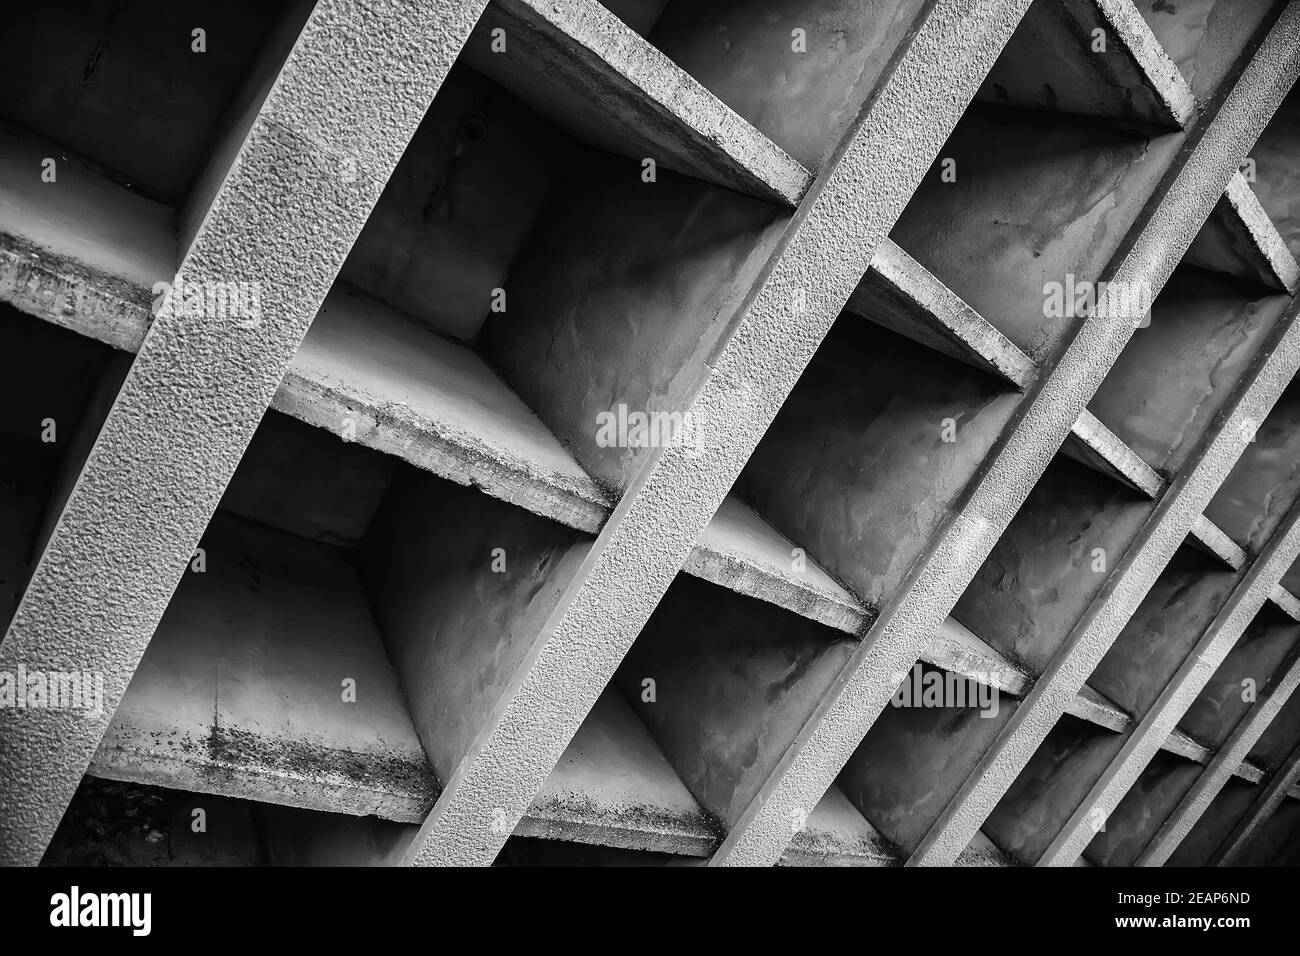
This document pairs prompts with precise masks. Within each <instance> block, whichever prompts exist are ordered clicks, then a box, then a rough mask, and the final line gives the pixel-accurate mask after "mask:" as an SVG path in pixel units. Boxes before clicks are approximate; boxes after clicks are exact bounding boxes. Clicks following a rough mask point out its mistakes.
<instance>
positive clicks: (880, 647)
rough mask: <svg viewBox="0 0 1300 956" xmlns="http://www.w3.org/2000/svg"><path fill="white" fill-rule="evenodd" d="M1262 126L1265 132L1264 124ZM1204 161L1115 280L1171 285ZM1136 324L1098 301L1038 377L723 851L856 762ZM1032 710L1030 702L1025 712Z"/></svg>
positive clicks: (762, 857)
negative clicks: (923, 646)
mask: <svg viewBox="0 0 1300 956" xmlns="http://www.w3.org/2000/svg"><path fill="white" fill-rule="evenodd" d="M1267 115H1271V110H1270V111H1269V112H1268V114H1266V115H1264V116H1261V117H1259V121H1258V122H1259V126H1261V127H1262V125H1263V122H1264V120H1265V119H1266V118H1267ZM1255 132H1256V135H1257V134H1258V130H1256V131H1255ZM1252 141H1253V139H1252ZM1207 152H1208V151H1207ZM1202 165H1203V166H1205V167H1206V168H1203V169H1201V168H1194V169H1193V170H1192V171H1191V174H1190V175H1188V176H1176V177H1172V179H1171V181H1167V183H1166V192H1167V193H1168V194H1169V195H1170V197H1171V198H1170V199H1169V201H1168V202H1164V203H1161V204H1160V205H1159V206H1158V207H1157V208H1156V210H1155V212H1154V213H1149V219H1148V221H1147V222H1146V224H1145V226H1144V227H1143V226H1139V228H1138V229H1135V230H1134V232H1135V233H1137V234H1138V235H1139V239H1138V240H1137V241H1135V242H1133V243H1131V248H1130V251H1129V253H1128V255H1127V256H1124V257H1123V264H1122V265H1121V267H1120V269H1119V270H1118V271H1117V272H1116V274H1115V275H1114V276H1113V279H1115V280H1122V281H1139V280H1141V281H1146V282H1148V283H1149V285H1150V287H1151V288H1152V289H1154V290H1158V289H1159V288H1161V287H1162V286H1163V284H1164V282H1165V281H1166V280H1167V279H1168V277H1169V275H1170V274H1171V273H1172V271H1173V268H1174V266H1175V265H1176V264H1177V262H1178V260H1179V259H1180V258H1181V255H1182V251H1183V250H1185V249H1186V247H1187V246H1188V245H1190V243H1191V240H1192V238H1193V237H1194V235H1195V232H1196V230H1197V228H1199V225H1200V223H1202V222H1203V221H1204V220H1205V219H1206V218H1207V217H1208V215H1209V212H1210V210H1211V209H1212V208H1213V206H1214V204H1215V203H1216V202H1217V201H1218V199H1219V197H1220V196H1221V195H1222V194H1223V191H1224V189H1225V188H1226V187H1227V182H1228V179H1229V177H1230V174H1231V172H1232V171H1233V169H1235V168H1236V164H1232V165H1231V166H1229V165H1228V164H1227V163H1219V164H1217V165H1215V164H1211V163H1210V161H1209V157H1206V158H1205V160H1204V161H1203V163H1202ZM1117 258H1119V257H1117ZM1135 324H1136V322H1135V321H1128V320H1127V319H1126V318H1125V317H1123V316H1113V315H1108V314H1105V313H1104V312H1102V311H1100V310H1099V312H1098V314H1097V315H1096V316H1095V317H1094V318H1093V319H1092V320H1090V321H1089V322H1087V323H1085V324H1084V325H1083V327H1082V328H1081V329H1080V330H1079V331H1078V333H1077V334H1076V337H1075V339H1074V341H1073V342H1072V343H1071V345H1070V347H1069V348H1068V349H1067V350H1066V351H1065V353H1064V355H1063V356H1062V357H1061V358H1060V360H1059V361H1058V362H1057V364H1056V365H1055V367H1053V368H1050V369H1049V370H1048V371H1047V372H1046V373H1045V374H1044V375H1043V376H1042V377H1041V378H1040V381H1039V385H1038V387H1037V390H1036V391H1033V392H1031V394H1030V396H1029V397H1028V398H1027V400H1026V402H1024V403H1022V409H1021V410H1020V411H1019V412H1018V417H1017V418H1014V419H1013V421H1012V423H1011V425H1009V426H1008V431H1007V432H1006V433H1004V437H1003V440H1002V442H1001V443H1000V446H999V447H998V449H997V450H996V451H995V452H994V453H993V455H991V456H990V459H991V462H992V463H991V465H989V466H988V467H987V469H986V471H985V472H984V473H983V474H982V475H981V476H980V477H979V478H978V479H977V481H976V482H975V483H973V486H974V491H973V493H972V494H971V495H970V497H969V498H968V500H967V501H966V502H965V504H964V505H963V506H962V509H961V511H960V512H959V513H957V514H956V515H954V517H953V519H952V521H951V522H950V523H949V525H948V526H947V527H946V528H945V529H944V531H943V532H942V535H941V538H940V540H939V541H938V543H937V545H936V546H934V547H933V549H932V551H931V553H930V555H929V558H928V559H927V560H926V561H925V562H923V563H922V564H921V566H919V567H918V568H917V570H916V571H914V573H913V575H912V577H911V578H910V579H909V581H908V582H907V585H906V586H905V587H904V588H903V589H902V591H901V592H900V594H899V596H898V597H896V599H895V600H894V602H892V603H891V604H890V605H888V606H887V607H886V609H885V611H884V613H882V615H881V617H880V618H879V620H878V621H877V623H876V625H875V626H874V627H873V629H872V632H871V633H869V634H868V635H867V637H866V640H865V641H864V648H863V651H862V652H861V653H860V655H859V657H858V659H857V660H856V661H854V662H853V663H851V664H850V666H849V667H848V668H847V669H846V671H845V674H844V676H843V677H842V678H841V681H840V684H839V686H838V687H837V688H836V690H835V691H834V692H833V693H832V695H831V696H830V697H829V698H828V700H827V701H826V702H825V703H824V705H823V707H822V708H821V710H820V712H819V714H818V715H817V716H816V717H815V718H814V719H813V720H812V721H810V724H809V727H808V729H807V730H805V732H804V734H803V736H802V737H801V738H800V740H799V741H797V742H796V743H795V745H794V747H792V748H791V751H790V752H789V753H788V754H787V756H786V758H785V760H784V762H783V764H782V765H781V767H780V768H779V769H778V771H777V774H776V775H775V779H774V780H773V781H771V782H770V783H769V785H768V786H767V787H766V788H765V790H764V792H763V793H761V794H760V796H759V798H758V800H756V801H755V805H754V806H753V807H751V809H750V811H749V812H748V813H747V814H746V816H745V818H744V819H743V820H742V821H741V825H740V826H738V827H737V828H735V829H734V830H733V831H732V833H731V834H730V835H729V836H728V838H727V840H726V841H725V842H724V844H723V847H722V848H721V849H720V851H719V855H718V857H715V860H716V859H725V860H726V861H727V862H746V863H770V862H772V861H773V860H774V859H775V857H776V856H777V855H778V854H779V848H780V846H782V845H784V842H785V841H788V839H789V837H790V835H791V834H790V825H789V821H790V820H791V819H797V818H798V814H799V813H801V812H803V811H804V810H805V808H806V807H809V806H813V805H815V803H816V801H817V799H818V798H819V796H820V795H821V794H822V793H824V792H825V790H826V788H827V787H829V785H830V783H831V782H832V780H833V779H834V777H835V775H836V774H837V773H838V772H839V770H840V768H842V767H843V765H844V763H845V762H846V761H847V760H848V758H849V756H850V755H851V754H852V752H853V750H854V749H855V748H856V747H857V744H858V743H859V742H860V741H861V739H862V737H863V736H864V735H865V733H866V730H867V729H868V728H869V727H870V725H871V724H872V722H874V720H875V718H876V716H877V715H878V714H879V713H880V711H881V709H883V707H884V706H885V704H886V703H887V701H888V698H889V696H890V695H891V693H892V687H890V686H889V681H888V679H887V678H888V675H890V674H891V673H896V672H899V671H905V670H906V669H907V668H908V667H910V666H911V663H912V661H913V660H915V651H916V649H917V648H916V646H915V645H916V644H917V640H916V638H915V636H914V635H917V634H926V633H929V632H930V631H931V630H932V629H933V627H934V626H935V623H934V618H935V616H936V615H943V614H946V613H947V612H948V610H950V609H951V607H952V606H953V604H954V603H955V602H956V600H957V598H958V597H959V596H960V594H961V592H962V591H963V590H964V589H965V587H966V586H967V584H968V583H969V581H970V579H971V577H972V576H973V575H974V573H975V571H976V570H977V568H978V567H979V565H980V563H981V562H982V561H983V559H984V557H986V556H987V554H988V551H989V549H990V548H991V547H992V545H993V543H994V541H995V540H996V538H997V536H998V535H999V534H1000V533H1001V532H1002V530H1004V529H1005V527H1006V524H1007V523H1008V522H1009V521H1010V518H1011V515H1012V514H1014V512H1015V510H1016V509H1017V508H1018V507H1019V505H1020V504H1021V502H1022V501H1023V499H1024V497H1025V495H1026V494H1028V491H1029V489H1030V488H1031V487H1032V485H1033V483H1034V482H1035V481H1036V480H1037V479H1038V476H1039V475H1040V474H1041V473H1042V471H1043V469H1045V468H1046V466H1047V463H1048V461H1050V459H1051V457H1052V455H1053V454H1054V453H1055V451H1056V449H1057V448H1058V447H1059V446H1060V444H1061V442H1062V441H1063V440H1064V437H1065V434H1066V433H1067V432H1068V431H1069V428H1070V427H1071V426H1072V425H1073V424H1074V422H1075V420H1076V419H1077V418H1078V416H1079V414H1080V413H1081V412H1082V411H1083V409H1084V407H1085V405H1086V403H1087V401H1088V399H1089V398H1090V397H1091V395H1092V394H1093V392H1095V390H1096V388H1097V387H1098V386H1099V385H1100V383H1101V380H1102V378H1103V377H1104V375H1105V373H1106V371H1107V370H1108V369H1109V368H1110V366H1111V365H1112V364H1113V362H1114V360H1115V358H1116V357H1117V356H1118V354H1119V352H1120V350H1121V349H1122V347H1123V346H1124V344H1125V343H1126V342H1127V341H1128V338H1129V337H1130V336H1131V335H1132V333H1133V328H1134V325H1135ZM909 658H910V659H909ZM1084 676H1086V675H1084ZM1082 683H1083V678H1082V677H1080V678H1079V680H1078V681H1077V682H1076V683H1075V684H1074V686H1073V688H1072V689H1071V690H1070V693H1069V695H1068V697H1065V696H1062V699H1060V700H1053V701H1052V702H1051V704H1050V707H1049V709H1048V710H1047V711H1044V716H1050V719H1051V720H1055V718H1056V717H1057V716H1059V714H1060V713H1061V712H1062V711H1063V710H1064V709H1065V708H1066V707H1067V706H1068V705H1069V703H1070V701H1071V700H1072V699H1073V697H1074V695H1075V694H1076V693H1077V692H1078V689H1079V687H1080V686H1081V685H1082ZM1024 709H1025V706H1024V704H1022V705H1021V708H1020V709H1019V710H1018V711H1017V713H1018V714H1019V713H1020V712H1021V711H1023V710H1024ZM1049 711H1050V713H1049ZM1049 726H1050V724H1049ZM1043 732H1044V733H1045V732H1046V731H1045V730H1044V731H1043ZM1031 752H1032V751H1031ZM1026 759H1027V758H1026ZM977 774H978V771H977ZM1008 783H1009V780H1008ZM959 799H960V797H959ZM982 819H983V816H982V815H981V816H979V818H978V820H977V821H976V822H975V823H974V824H973V825H970V826H969V827H968V829H969V832H966V833H964V836H963V838H962V839H961V840H960V845H957V839H956V836H955V834H954V838H953V840H952V841H951V842H952V845H951V846H947V847H945V852H944V856H945V857H946V858H947V860H948V861H949V862H950V861H951V860H953V859H955V858H956V856H957V855H958V854H959V853H960V852H961V850H962V849H963V848H964V847H965V845H966V844H967V843H968V842H969V839H970V837H972V836H973V835H974V832H975V830H976V829H978V821H979V820H982ZM966 822H967V823H969V822H970V821H969V820H967V821H966ZM914 860H915V861H916V862H924V861H925V860H926V856H925V854H924V853H923V854H922V855H921V856H920V857H914Z"/></svg>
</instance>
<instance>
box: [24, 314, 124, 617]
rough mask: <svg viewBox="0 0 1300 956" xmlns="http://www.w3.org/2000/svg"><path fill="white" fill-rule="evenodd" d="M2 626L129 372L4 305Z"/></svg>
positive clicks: (107, 353)
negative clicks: (4, 409)
mask: <svg viewBox="0 0 1300 956" xmlns="http://www.w3.org/2000/svg"><path fill="white" fill-rule="evenodd" d="M0 330H2V331H3V334H4V341H5V343H6V346H5V348H4V349H0V402H2V403H3V405H4V407H5V408H6V409H8V411H7V412H6V414H5V416H4V422H3V427H2V428H0V478H2V480H0V528H3V533H0V621H3V622H4V624H5V625H6V626H8V623H9V618H10V616H11V615H12V614H13V612H14V609H15V608H16V607H17V606H18V600H19V598H21V597H22V592H23V589H24V588H25V587H26V586H27V579H28V577H29V575H30V573H31V569H32V567H33V565H34V564H35V562H36V559H37V558H38V557H39V556H40V553H41V551H42V550H43V548H44V545H45V541H46V539H47V538H48V537H49V533H50V529H51V527H52V525H53V523H54V520H55V518H57V516H58V512H59V510H61V508H62V504H63V500H64V499H65V498H66V497H67V493H68V489H69V487H70V486H71V483H72V481H73V480H75V479H76V476H77V472H78V471H79V470H80V469H81V465H82V463H83V462H84V461H85V457H86V453H87V451H88V450H89V447H90V444H91V442H93V440H94V436H95V435H96V434H97V433H98V431H99V426H100V425H101V424H102V423H103V418H104V414H105V413H106V412H107V406H108V404H109V403H111V401H112V398H113V396H114V395H116V393H117V387H118V386H119V385H121V381H122V373H123V372H124V369H120V368H118V367H117V366H118V365H119V364H121V363H118V362H115V361H114V356H113V353H112V351H111V350H110V349H109V348H108V347H107V346H104V345H101V344H99V343H98V342H92V341H89V340H86V339H82V338H78V337H77V336H76V335H74V334H73V333H71V332H68V331H65V330H63V329H58V328H55V327H53V326H51V325H48V324H46V323H43V322H40V321H39V320H37V319H35V318H32V317H31V316H27V315H22V314H20V313H18V312H17V311H16V310H14V309H12V308H10V307H8V306H4V305H0Z"/></svg>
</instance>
